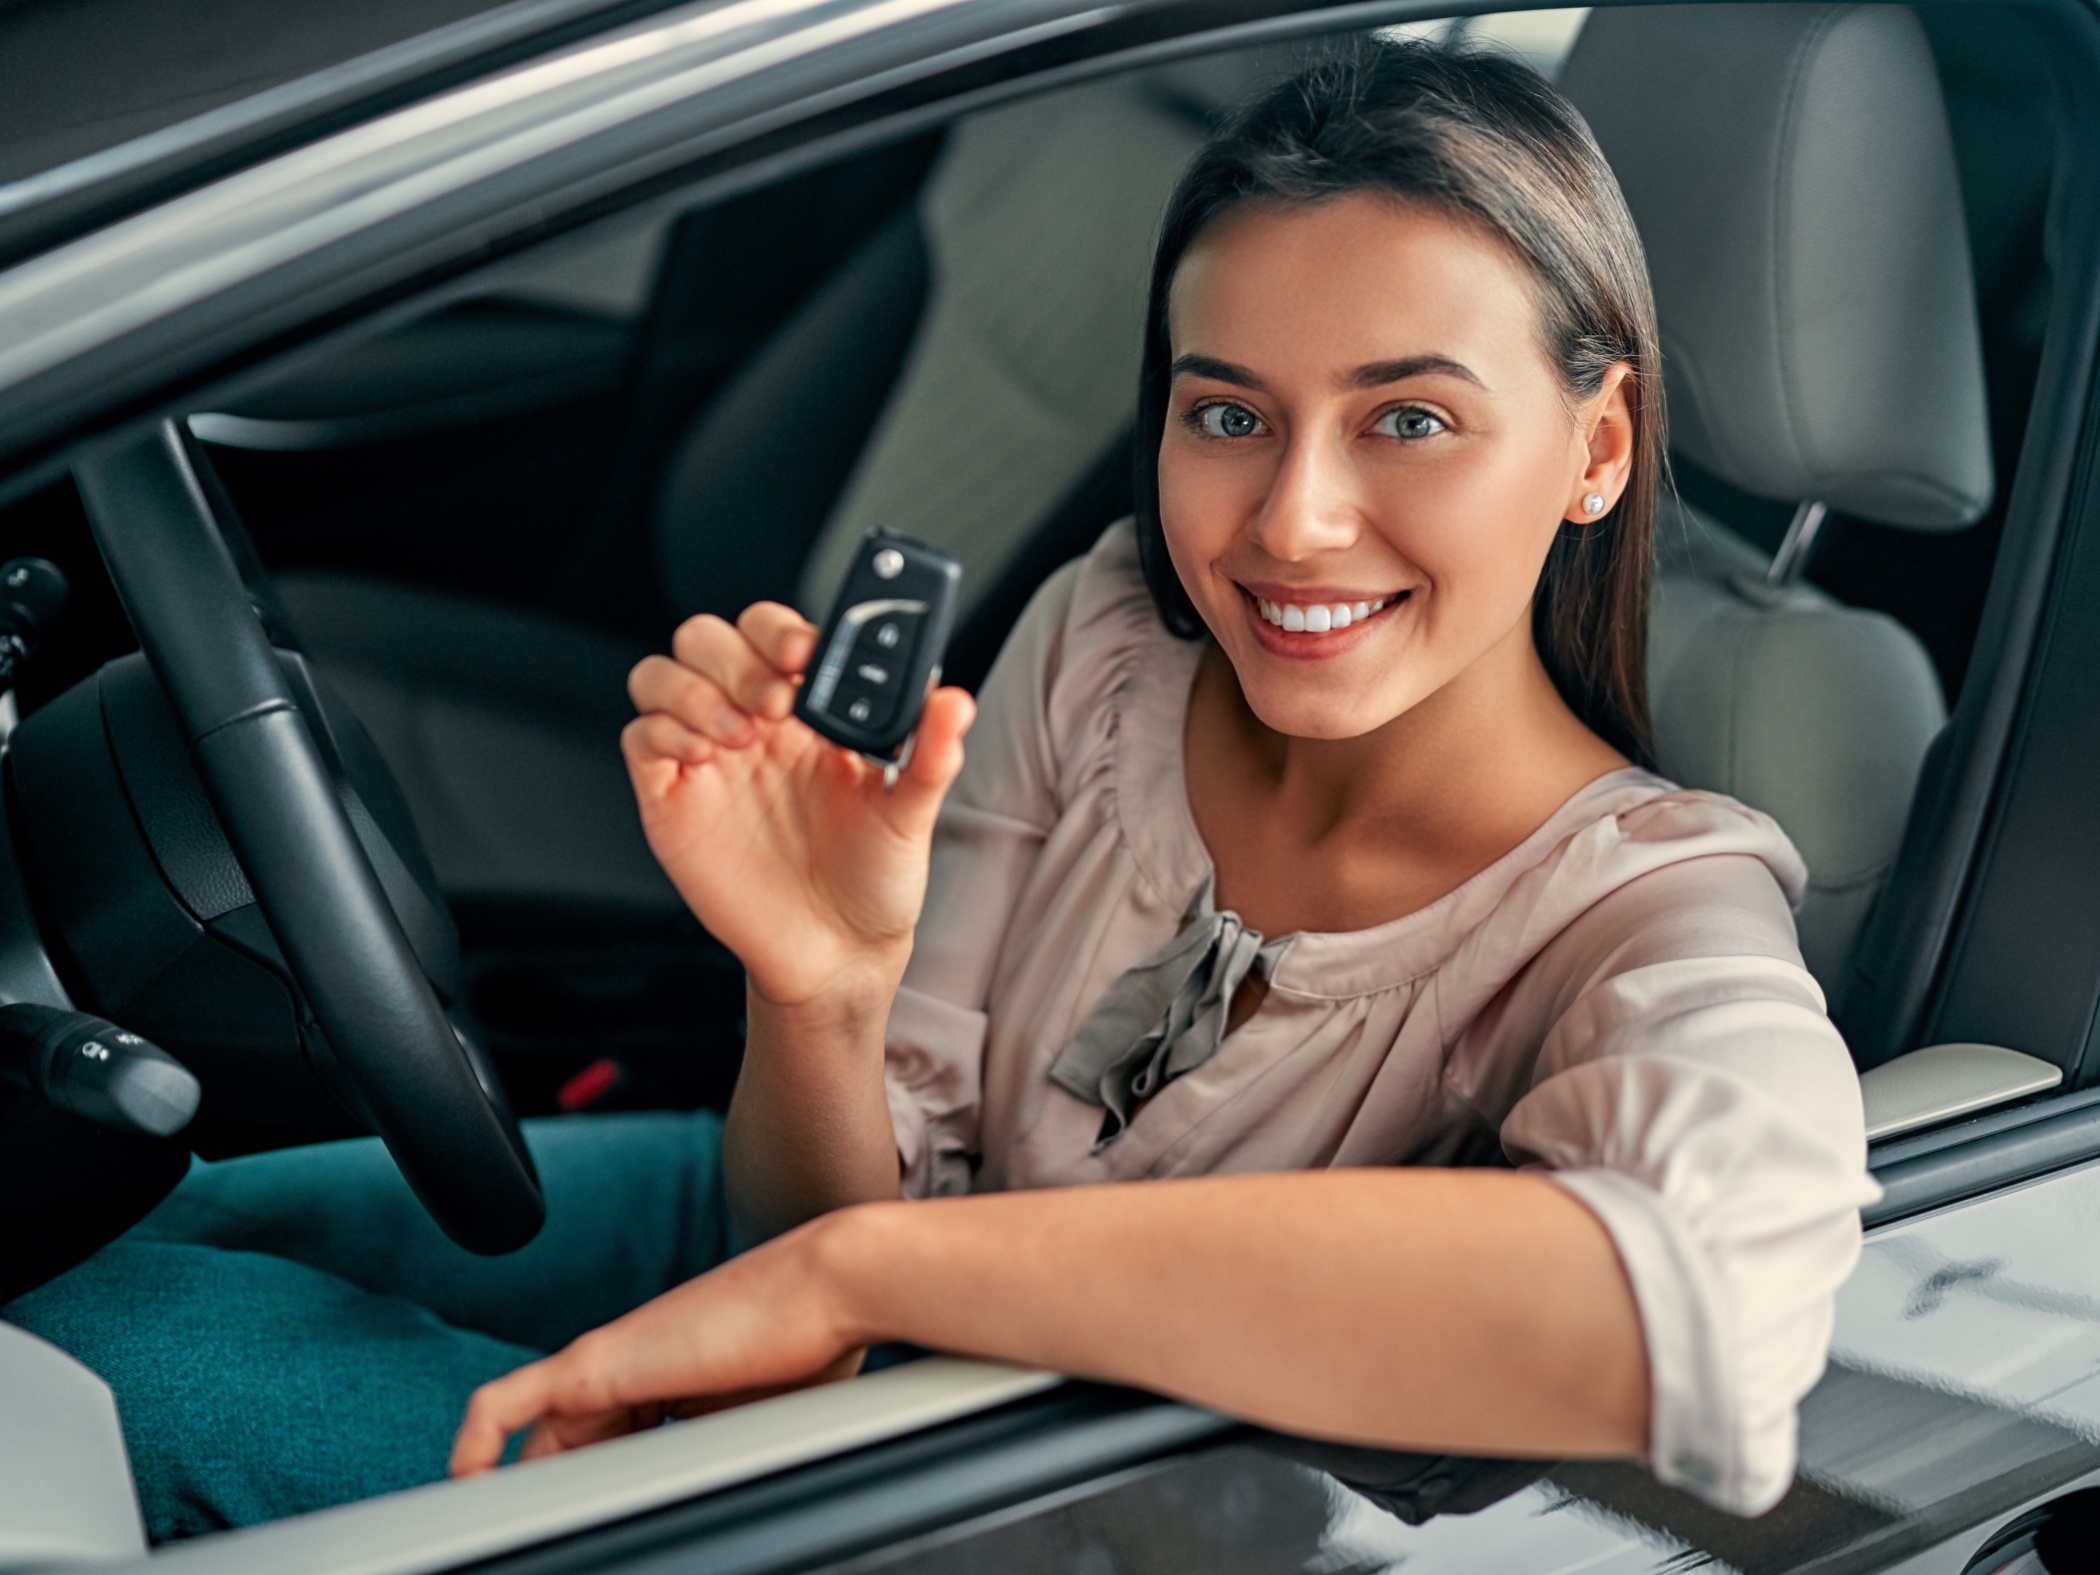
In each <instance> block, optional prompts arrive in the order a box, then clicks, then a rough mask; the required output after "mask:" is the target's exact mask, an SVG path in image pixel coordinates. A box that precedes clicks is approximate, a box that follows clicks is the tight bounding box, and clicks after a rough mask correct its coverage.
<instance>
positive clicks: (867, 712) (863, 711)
mask: <svg viewBox="0 0 2100 1575" xmlns="http://www.w3.org/2000/svg"><path fill="white" fill-rule="evenodd" d="M874 714H875V708H874V707H873V706H871V705H869V704H868V699H867V696H865V695H863V696H861V698H860V699H858V700H856V701H854V702H853V704H851V705H849V706H847V707H846V715H847V717H848V718H849V719H850V720H852V721H855V722H865V721H867V719H868V718H869V717H871V716H873V715H874Z"/></svg>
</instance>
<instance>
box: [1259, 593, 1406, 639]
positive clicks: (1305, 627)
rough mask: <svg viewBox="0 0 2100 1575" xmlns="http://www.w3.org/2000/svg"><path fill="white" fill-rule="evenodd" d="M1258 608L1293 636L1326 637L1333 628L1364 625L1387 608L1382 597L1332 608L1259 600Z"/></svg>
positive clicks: (1337, 603)
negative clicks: (1371, 617) (1380, 610)
mask: <svg viewBox="0 0 2100 1575" xmlns="http://www.w3.org/2000/svg"><path fill="white" fill-rule="evenodd" d="M1254 605H1255V606H1256V607H1257V608H1258V609H1260V611H1261V615H1262V617H1263V618H1264V619H1266V620H1267V621H1268V622H1270V623H1273V624H1275V625H1276V626H1277V627H1278V628H1280V629H1284V630H1287V631H1289V632H1290V633H1292V634H1325V633H1326V632H1327V631H1328V630H1330V629H1346V628H1348V627H1349V625H1351V624H1352V623H1362V622H1363V621H1364V620H1365V619H1366V618H1368V617H1370V616H1371V614H1373V613H1374V612H1377V611H1378V610H1379V609H1380V608H1382V607H1384V606H1385V598H1384V597H1380V598H1379V599H1378V600H1377V601H1375V602H1336V603H1335V604H1334V605H1333V606H1332V607H1319V606H1314V607H1300V606H1297V605H1295V604H1294V603H1291V602H1272V601H1265V600H1263V599H1261V598H1260V597H1257V598H1255V603H1254Z"/></svg>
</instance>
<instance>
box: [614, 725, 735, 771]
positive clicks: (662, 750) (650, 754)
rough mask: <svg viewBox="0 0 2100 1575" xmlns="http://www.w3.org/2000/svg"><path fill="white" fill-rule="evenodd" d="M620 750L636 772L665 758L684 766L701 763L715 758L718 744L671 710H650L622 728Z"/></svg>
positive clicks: (648, 767)
mask: <svg viewBox="0 0 2100 1575" xmlns="http://www.w3.org/2000/svg"><path fill="white" fill-rule="evenodd" d="M620 753H621V754H622V755H624V756H626V758H627V764H628V766H629V768H630V769H632V770H635V771H645V770H648V769H650V768H651V767H653V766H656V765H658V764H661V763H663V762H666V761H668V762H671V763H672V764H675V765H681V766H700V765H705V764H706V763H707V762H708V761H709V760H711V759H713V758H714V753H715V744H714V741H713V740H712V739H710V738H708V737H707V736H706V735H705V734H702V733H696V732H694V731H693V730H692V729H691V728H689V727H687V726H686V725H685V724H684V723H683V722H681V721H679V720H678V718H677V717H675V716H672V715H671V714H670V713H669V712H668V711H651V712H650V713H649V714H648V715H646V716H638V717H636V718H635V719H634V720H633V721H632V722H629V723H628V724H627V725H626V726H625V727H623V728H621V729H620Z"/></svg>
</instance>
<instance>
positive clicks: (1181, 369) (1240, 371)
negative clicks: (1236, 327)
mask: <svg viewBox="0 0 2100 1575" xmlns="http://www.w3.org/2000/svg"><path fill="white" fill-rule="evenodd" d="M1183 373H1187V374H1188V375H1189V376H1191V377H1207V378H1209V379H1211V381H1213V382H1216V383H1231V384H1232V385H1233V386H1234V387H1237V388H1251V389H1253V390H1254V391H1255V392H1256V393H1257V394H1260V393H1266V392H1267V391H1268V390H1267V385H1265V384H1264V383H1263V382H1262V380H1261V379H1260V378H1258V377H1256V376H1255V375H1254V374H1253V373H1252V372H1250V371H1248V370H1247V369H1246V368H1245V367H1243V366H1235V365H1233V363H1232V362H1230V361H1220V360H1219V359H1218V358H1217V357H1216V356H1210V355H1178V356H1176V357H1175V358H1174V364H1173V365H1172V366H1170V367H1168V368H1167V376H1168V377H1169V378H1176V377H1180V376H1181V375H1182V374H1183Z"/></svg>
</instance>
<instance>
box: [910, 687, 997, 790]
mask: <svg viewBox="0 0 2100 1575" xmlns="http://www.w3.org/2000/svg"><path fill="white" fill-rule="evenodd" d="M976 720H977V702H976V701H975V700H973V699H971V698H970V695H969V692H968V691H967V690H963V689H936V690H935V691H934V692H933V693H932V694H931V695H929V696H927V698H926V709H925V710H924V711H922V712H920V713H919V726H918V731H917V734H916V736H915V739H914V741H913V744H912V750H911V760H910V761H909V762H908V763H907V764H906V766H905V768H904V770H903V771H902V772H900V773H899V774H898V777H897V785H896V787H895V788H894V789H893V791H894V792H895V794H896V795H897V797H898V801H899V805H900V807H904V808H908V809H910V810H916V811H921V812H923V813H924V814H925V815H926V817H927V818H928V819H929V820H930V819H931V817H932V815H933V814H934V813H935V812H937V811H938V810H939V809H940V805H941V799H942V798H943V797H944V796H945V795H946V793H947V791H948V788H949V786H950V785H951V784H952V783H953V782H954V781H955V778H956V774H957V773H958V772H960V771H961V770H962V767H963V735H964V734H965V733H967V732H969V730H970V724H971V723H972V722H974V721H976Z"/></svg>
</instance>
